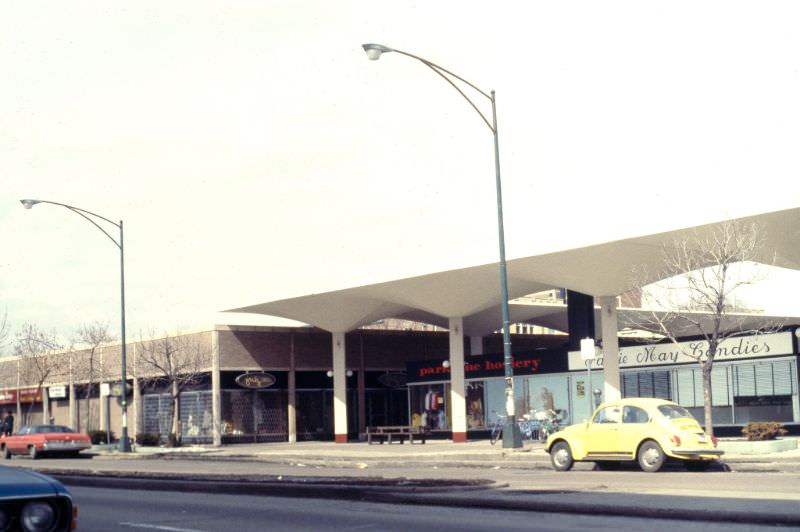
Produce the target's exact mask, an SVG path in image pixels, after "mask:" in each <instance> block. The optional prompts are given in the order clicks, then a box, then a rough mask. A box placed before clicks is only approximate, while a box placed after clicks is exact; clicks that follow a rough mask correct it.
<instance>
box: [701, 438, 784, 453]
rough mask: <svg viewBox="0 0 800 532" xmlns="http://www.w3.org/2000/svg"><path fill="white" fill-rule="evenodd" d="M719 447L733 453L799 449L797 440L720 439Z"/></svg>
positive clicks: (777, 451)
mask: <svg viewBox="0 0 800 532" xmlns="http://www.w3.org/2000/svg"><path fill="white" fill-rule="evenodd" d="M717 447H718V448H719V449H722V450H723V451H725V452H726V453H731V454H769V453H779V452H783V451H792V450H794V449H797V440H796V439H794V438H790V439H786V440H783V439H778V440H761V441H748V440H720V441H719V443H718V444H717Z"/></svg>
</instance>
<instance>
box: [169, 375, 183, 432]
mask: <svg viewBox="0 0 800 532" xmlns="http://www.w3.org/2000/svg"><path fill="white" fill-rule="evenodd" d="M171 392H172V429H171V433H172V434H173V438H174V439H173V444H174V445H175V446H176V447H178V446H180V444H181V420H180V412H181V395H180V391H179V390H178V383H177V382H173V383H172V390H171Z"/></svg>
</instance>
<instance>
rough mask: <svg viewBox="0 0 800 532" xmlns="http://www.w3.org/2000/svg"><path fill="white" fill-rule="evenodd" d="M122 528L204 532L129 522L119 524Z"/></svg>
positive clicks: (194, 529) (195, 529)
mask: <svg viewBox="0 0 800 532" xmlns="http://www.w3.org/2000/svg"><path fill="white" fill-rule="evenodd" d="M120 525H122V526H129V527H134V528H149V529H153V530H167V531H169V532H204V531H203V530H200V529H199V528H178V527H174V526H162V525H151V524H149V523H131V522H123V523H120Z"/></svg>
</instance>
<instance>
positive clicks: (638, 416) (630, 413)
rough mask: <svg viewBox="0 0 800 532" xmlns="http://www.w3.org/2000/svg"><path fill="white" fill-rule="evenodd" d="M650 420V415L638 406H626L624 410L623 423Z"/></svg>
mask: <svg viewBox="0 0 800 532" xmlns="http://www.w3.org/2000/svg"><path fill="white" fill-rule="evenodd" d="M648 421H650V416H648V415H647V412H645V411H644V410H643V409H641V408H639V407H638V406H626V407H625V408H624V409H623V410H622V422H623V423H647V422H648Z"/></svg>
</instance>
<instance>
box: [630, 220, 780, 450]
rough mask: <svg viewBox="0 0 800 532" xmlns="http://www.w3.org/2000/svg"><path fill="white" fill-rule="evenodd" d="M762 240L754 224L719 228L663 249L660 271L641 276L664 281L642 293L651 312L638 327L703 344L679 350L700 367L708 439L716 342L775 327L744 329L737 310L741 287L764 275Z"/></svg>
mask: <svg viewBox="0 0 800 532" xmlns="http://www.w3.org/2000/svg"><path fill="white" fill-rule="evenodd" d="M763 241H764V235H763V231H762V230H761V229H760V228H759V227H758V226H757V225H755V224H752V223H743V222H738V221H731V222H726V223H722V224H718V225H716V226H714V228H713V229H711V230H710V231H704V232H700V231H697V232H696V233H695V234H694V236H693V237H691V238H686V239H684V240H680V241H676V242H674V243H673V244H672V245H669V246H665V247H664V248H663V249H662V258H663V263H662V265H663V267H662V271H661V272H655V275H652V272H651V274H650V275H648V274H647V273H645V275H644V277H647V278H649V279H654V278H665V280H664V281H662V282H659V283H657V284H655V285H651V286H650V287H649V288H648V289H646V290H644V291H643V294H642V299H643V303H644V305H643V306H644V307H645V308H648V309H649V310H650V311H651V312H650V314H649V318H648V319H647V320H646V323H642V324H640V326H641V328H644V329H647V330H650V331H652V332H655V333H657V334H659V335H663V336H664V337H665V338H667V339H668V340H670V341H671V342H673V343H674V344H675V345H676V346H678V347H680V344H679V338H680V337H681V336H698V337H700V338H701V339H702V340H704V341H705V342H706V346H707V347H706V349H705V351H704V352H699V353H695V352H688V351H686V350H682V351H681V352H682V354H684V355H686V356H688V357H690V358H693V359H695V360H696V361H697V363H698V364H699V366H700V371H701V374H702V378H703V408H704V425H705V432H706V434H708V435H709V436H713V434H714V427H713V419H712V402H711V369H712V367H713V365H714V359H715V357H716V355H717V352H718V348H719V346H720V344H721V343H722V342H724V341H725V340H726V339H728V338H731V337H734V336H741V335H744V334H754V333H759V332H767V331H768V330H774V329H775V328H777V324H771V325H766V326H761V327H757V328H748V327H747V326H746V319H745V316H744V315H743V314H741V313H740V312H738V311H739V310H740V309H737V307H736V306H735V305H736V304H737V303H738V302H739V301H740V299H738V296H740V295H741V294H740V291H741V289H742V288H743V287H745V286H749V285H753V284H756V283H757V282H758V281H760V280H763V278H764V276H765V274H766V269H765V268H764V260H765V259H764V256H765V255H764V250H763ZM759 260H760V261H761V263H758V262H757V261H759Z"/></svg>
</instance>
